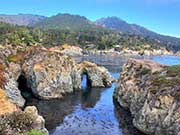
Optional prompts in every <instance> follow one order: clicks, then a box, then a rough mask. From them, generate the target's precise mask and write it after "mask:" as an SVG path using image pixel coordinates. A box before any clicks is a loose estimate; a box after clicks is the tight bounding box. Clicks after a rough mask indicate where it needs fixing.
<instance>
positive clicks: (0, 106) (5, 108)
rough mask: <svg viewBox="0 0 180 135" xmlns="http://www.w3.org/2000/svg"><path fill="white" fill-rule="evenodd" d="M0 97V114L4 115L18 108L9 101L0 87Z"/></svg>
mask: <svg viewBox="0 0 180 135" xmlns="http://www.w3.org/2000/svg"><path fill="white" fill-rule="evenodd" d="M0 97H1V98H0V115H5V114H7V113H12V112H14V111H17V110H18V107H17V106H16V105H15V104H13V103H12V102H11V101H9V99H8V97H7V95H6V93H5V92H4V90H2V89H0Z"/></svg>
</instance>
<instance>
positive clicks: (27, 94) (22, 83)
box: [17, 74, 34, 102]
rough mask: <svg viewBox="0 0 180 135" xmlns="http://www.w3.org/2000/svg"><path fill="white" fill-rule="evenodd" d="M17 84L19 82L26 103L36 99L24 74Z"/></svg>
mask: <svg viewBox="0 0 180 135" xmlns="http://www.w3.org/2000/svg"><path fill="white" fill-rule="evenodd" d="M17 82H18V89H19V90H20V91H21V95H22V96H23V98H24V99H25V100H26V102H27V101H28V100H30V99H31V98H34V95H33V93H32V90H31V88H29V87H28V84H27V79H26V77H25V76H24V75H23V74H21V75H20V76H19V78H18V80H17Z"/></svg>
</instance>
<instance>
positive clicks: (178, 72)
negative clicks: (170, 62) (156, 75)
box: [167, 65, 180, 77]
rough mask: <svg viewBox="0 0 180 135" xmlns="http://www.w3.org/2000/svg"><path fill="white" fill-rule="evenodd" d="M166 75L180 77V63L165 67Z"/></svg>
mask: <svg viewBox="0 0 180 135" xmlns="http://www.w3.org/2000/svg"><path fill="white" fill-rule="evenodd" d="M167 75H168V76H169V77H175V76H178V77H180V65H174V66H168V67H167Z"/></svg>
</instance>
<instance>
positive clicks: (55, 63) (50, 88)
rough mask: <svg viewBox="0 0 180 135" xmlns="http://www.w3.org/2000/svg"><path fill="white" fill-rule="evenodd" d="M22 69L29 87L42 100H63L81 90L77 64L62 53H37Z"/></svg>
mask: <svg viewBox="0 0 180 135" xmlns="http://www.w3.org/2000/svg"><path fill="white" fill-rule="evenodd" d="M22 67H23V73H24V76H25V77H26V79H27V81H28V85H29V87H30V88H31V90H32V92H33V93H34V94H35V95H36V96H37V97H39V98H41V99H52V98H61V97H63V95H64V94H66V93H71V92H73V91H74V90H77V89H80V88H81V76H80V74H79V72H78V70H77V67H76V63H75V62H74V60H73V59H72V58H70V57H68V56H65V55H62V54H61V53H58V52H45V51H44V52H39V53H36V54H35V55H33V56H32V57H31V58H29V59H28V60H27V61H25V63H24V64H23V66H22Z"/></svg>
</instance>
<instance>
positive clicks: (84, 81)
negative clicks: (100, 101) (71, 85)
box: [81, 72, 92, 90]
mask: <svg viewBox="0 0 180 135" xmlns="http://www.w3.org/2000/svg"><path fill="white" fill-rule="evenodd" d="M81 80H82V83H81V89H82V90H85V89H87V88H91V86H92V82H91V80H90V79H89V76H88V74H87V73H86V72H83V74H82V77H81Z"/></svg>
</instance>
